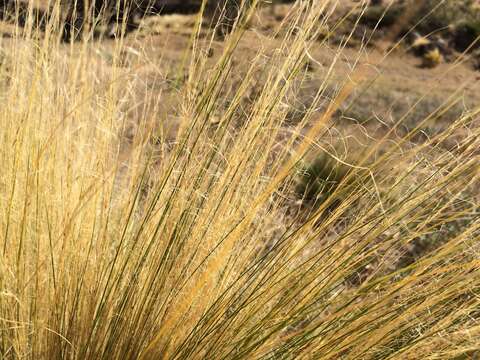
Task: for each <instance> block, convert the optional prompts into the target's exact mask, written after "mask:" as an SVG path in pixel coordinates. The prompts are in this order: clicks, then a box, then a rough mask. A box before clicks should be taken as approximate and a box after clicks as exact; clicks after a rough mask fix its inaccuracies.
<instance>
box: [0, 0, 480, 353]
mask: <svg viewBox="0 0 480 360" xmlns="http://www.w3.org/2000/svg"><path fill="white" fill-rule="evenodd" d="M336 4H337V2H336V1H328V0H327V1H322V2H320V5H317V6H315V7H308V4H306V3H298V4H296V5H295V6H293V8H292V12H291V14H289V17H288V18H289V23H288V24H287V23H285V24H283V25H282V26H284V27H285V28H284V31H282V32H279V34H282V35H281V36H283V39H282V40H281V41H279V42H278V43H276V44H278V46H275V47H274V48H271V47H269V46H265V47H262V48H260V49H259V50H258V53H255V54H253V55H252V54H251V55H249V56H248V57H247V55H246V54H244V53H240V52H239V51H240V50H239V49H240V46H241V44H242V41H243V40H244V39H245V36H246V35H245V26H242V25H244V24H245V23H246V21H247V20H248V18H249V17H251V16H253V11H254V10H253V9H252V10H249V11H245V13H244V16H245V18H242V19H240V20H239V22H238V24H237V25H239V26H236V27H235V29H234V31H233V33H231V34H230V35H228V36H227V38H226V40H225V42H224V43H223V44H222V45H221V48H220V51H221V55H220V56H219V57H217V58H215V59H214V60H212V59H211V58H210V57H209V56H208V53H209V51H208V50H207V51H205V49H203V48H202V47H203V46H206V47H211V46H213V44H214V40H213V38H212V37H211V36H212V35H211V33H210V32H206V33H203V32H201V31H203V30H202V29H201V27H200V20H199V21H197V22H196V25H195V28H194V30H193V34H192V37H191V39H190V42H189V44H188V45H187V46H185V57H184V59H185V60H184V62H183V63H182V64H181V65H178V66H177V67H176V68H175V70H176V71H178V73H180V74H182V75H179V76H176V77H175V79H174V80H171V79H169V76H170V74H171V73H170V72H168V73H167V72H166V71H165V70H164V69H165V67H167V65H168V64H166V63H164V62H163V60H162V58H161V56H158V53H155V54H154V55H155V56H152V54H151V53H149V52H148V51H147V50H148V49H147V42H143V41H144V40H145V39H143V40H141V39H136V38H135V35H129V36H128V37H126V38H124V37H121V38H119V39H117V40H115V41H111V42H109V43H108V44H109V45H108V46H107V45H105V47H103V46H104V45H103V43H101V42H95V41H91V40H89V39H85V40H84V41H82V42H78V43H71V44H60V43H59V41H58V38H59V36H58V29H55V27H54V26H53V23H52V25H51V26H52V28H51V29H50V28H48V29H47V33H46V35H45V34H43V33H38V32H37V31H36V30H35V28H34V27H31V28H28V27H27V30H26V31H24V30H23V29H22V28H20V27H17V29H16V34H15V36H14V37H13V38H11V39H9V40H5V39H4V41H3V44H4V45H3V46H4V47H5V48H6V49H8V52H7V54H8V56H7V57H6V58H5V60H4V61H3V62H2V63H1V65H0V87H1V89H2V92H1V95H0V96H1V97H2V100H3V103H4V104H5V106H3V107H2V108H0V127H1V130H0V163H1V164H2V170H1V171H0V203H1V204H2V206H0V246H1V250H0V251H2V257H1V262H0V285H1V293H0V326H1V334H0V357H1V358H2V359H20V358H22V359H159V358H162V359H273V358H282V359H283V358H285V359H287V358H292V359H293V358H295V359H297V358H298V359H302V358H321V359H340V358H342V359H406V358H422V359H439V358H455V357H459V356H467V355H468V354H472V353H474V352H475V351H476V350H478V344H479V343H480V332H479V327H478V320H479V314H478V309H479V305H480V303H479V302H480V300H479V299H480V297H479V289H480V262H479V260H478V251H479V247H478V239H479V234H480V232H479V226H480V221H478V220H479V219H478V216H479V215H478V209H479V204H478V194H477V193H476V192H475V191H478V184H479V176H480V171H479V170H480V154H479V152H478V148H479V145H480V141H479V139H480V137H479V132H480V128H479V126H478V112H479V109H478V108H476V109H470V110H469V111H466V112H465V113H464V114H463V115H462V116H461V117H459V118H458V119H457V120H456V121H454V122H452V123H451V124H449V126H448V127H446V128H445V129H444V130H443V131H441V132H439V133H438V134H435V135H434V136H432V137H430V138H428V139H427V140H426V141H424V142H423V143H415V142H413V141H412V138H413V137H414V135H415V134H417V133H418V132H420V130H421V128H420V125H421V124H419V125H418V128H414V129H413V130H411V131H410V132H408V133H407V134H403V135H400V137H399V138H395V136H397V130H398V129H399V128H400V127H401V125H402V119H397V120H396V121H397V122H396V123H395V124H393V125H391V126H390V127H389V129H388V130H387V131H386V132H384V133H383V134H381V135H380V136H378V137H377V138H376V139H375V141H374V142H372V143H371V144H369V145H368V146H366V147H365V148H363V149H359V150H358V153H357V154H355V155H356V156H355V159H356V162H355V163H353V164H351V163H348V162H346V161H344V160H342V158H341V157H340V156H336V155H335V154H330V155H334V156H333V157H332V158H333V159H335V160H336V161H339V162H341V163H342V166H346V167H348V168H349V171H348V174H346V175H345V177H343V178H342V180H341V181H339V182H338V184H336V186H335V189H333V190H332V191H333V192H334V194H333V195H335V194H336V195H338V196H340V197H341V198H342V199H343V200H342V202H341V203H340V204H339V205H338V206H336V207H335V208H334V210H331V211H327V209H329V208H331V207H330V205H332V203H331V201H334V199H335V198H337V197H338V196H331V197H328V198H327V199H325V200H324V201H322V203H321V206H318V207H316V208H315V209H313V210H312V211H310V212H309V213H298V212H296V211H294V210H292V209H294V208H295V205H294V204H293V202H294V200H293V199H292V198H291V193H292V187H293V186H294V184H295V179H296V176H297V174H296V172H295V169H297V167H298V166H297V165H298V164H299V163H300V162H301V161H302V159H305V158H307V157H308V156H309V154H310V153H315V152H318V151H320V150H321V151H328V149H325V147H324V146H323V145H322V144H323V143H322V142H325V141H327V140H328V138H327V139H326V138H325V136H326V130H327V128H328V127H329V126H330V125H331V124H332V122H333V121H335V120H334V116H335V114H336V111H337V110H338V108H339V106H340V105H341V104H342V103H343V102H344V101H345V100H346V99H347V98H348V97H349V95H350V94H351V93H352V91H353V90H354V89H356V88H357V87H359V86H361V85H362V84H363V83H365V82H366V81H369V80H371V79H372V77H371V72H370V71H369V69H370V68H371V65H372V64H370V63H368V62H367V59H365V58H364V57H362V56H359V59H358V62H356V63H355V65H354V66H352V68H351V72H350V73H349V74H348V76H346V77H345V79H343V81H339V80H338V77H335V69H336V68H335V66H336V64H337V62H340V61H341V59H342V58H343V55H342V54H343V51H344V47H345V46H346V42H342V44H341V45H340V46H339V47H338V48H336V50H335V51H336V54H337V55H336V56H335V57H334V60H333V61H332V63H331V64H328V66H327V71H326V73H325V80H324V82H323V84H322V86H321V87H320V88H318V89H316V94H315V96H314V101H313V102H312V104H311V105H310V106H309V108H308V109H307V111H305V114H304V116H303V118H302V119H301V120H300V121H298V122H296V123H295V124H294V125H286V124H287V123H288V122H287V121H286V117H287V115H288V108H286V107H285V102H284V100H285V99H287V98H289V96H291V93H292V92H294V91H295V86H294V85H295V83H296V81H302V80H303V77H304V76H306V74H305V71H303V70H304V64H305V61H307V55H308V54H309V50H310V49H311V48H312V47H313V46H322V45H325V44H326V43H327V42H328V38H326V37H323V40H321V41H322V42H320V43H319V42H317V40H315V39H319V36H317V35H319V33H321V32H322V29H324V28H325V27H326V26H327V22H328V21H329V16H330V15H331V14H332V10H333V9H334V8H335V6H336ZM254 5H255V4H254ZM358 6H360V5H358ZM244 21H245V22H244ZM337 21H341V19H340V20H337ZM329 28H331V29H334V28H335V27H334V26H333V27H332V26H331V25H329ZM353 31H354V29H352V32H353ZM200 35H201V36H205V37H204V38H203V40H202V39H201V36H200ZM267 40H268V39H265V41H267ZM132 43H133V44H135V45H136V46H137V49H138V50H135V52H134V55H135V56H134V57H132V59H134V60H132V62H130V63H129V64H130V65H128V66H127V65H124V62H123V61H122V56H123V55H122V54H125V53H131V51H130V52H129V50H128V49H129V46H131V45H132ZM105 49H106V50H105ZM107 50H108V51H109V54H110V56H109V58H108V59H106V57H105V56H104V55H103V54H104V52H102V51H107ZM167 50H168V48H166V49H165V51H167ZM218 51H219V50H218V49H216V51H215V53H218ZM238 59H241V60H245V61H243V62H242V63H246V62H247V61H248V64H249V65H248V66H247V67H246V69H245V68H244V70H242V69H241V68H240V67H238V61H239V60H238ZM183 71H184V73H182V72H183ZM237 71H238V72H239V73H240V72H241V76H240V81H239V82H237V83H235V84H234V85H232V82H231V80H232V77H233V76H234V75H236V72H237ZM259 71H260V72H262V73H263V74H264V75H265V77H264V82H263V83H261V84H260V89H258V87H259V85H258V77H257V74H258V72H259ZM142 74H147V75H148V76H147V77H146V79H147V80H148V81H146V80H145V81H144V79H143V78H141V76H142ZM333 81H335V82H336V84H337V85H338V86H337V89H338V91H336V92H335V93H334V94H333V96H331V97H327V96H326V94H327V92H328V91H329V89H331V87H329V84H331V83H332V82H333ZM165 84H167V85H168V87H167V88H166V89H165V88H163V87H162V86H164V85H165ZM159 89H160V90H159ZM254 90H255V91H256V94H257V95H256V96H255V97H254V98H253V100H252V101H251V102H250V104H249V106H248V107H244V106H243V104H244V100H245V98H249V99H251V98H252V97H251V96H250V94H251V93H252V92H253V91H254ZM140 91H142V92H140ZM168 92H170V93H173V94H175V96H174V97H175V99H176V102H175V106H174V108H175V109H176V114H175V115H176V116H175V119H176V121H178V124H175V125H176V126H172V127H173V128H175V131H174V135H173V139H172V137H171V135H167V131H166V130H165V129H166V128H167V127H169V126H170V124H167V123H166V122H167V120H168V119H169V120H168V121H172V120H171V119H172V118H167V117H165V118H164V117H162V116H160V115H159V114H161V107H162V105H163V106H166V105H165V104H164V102H163V100H164V99H166V98H167V97H168V94H167V93H168ZM139 93H140V94H142V96H141V97H140V98H139V96H138V94H139ZM326 98H327V99H328V100H327V101H326V102H325V99H326ZM452 98H455V94H452ZM454 103H455V99H445V104H442V107H441V108H439V109H438V110H437V111H438V112H441V111H444V110H445V109H447V108H448V107H451V106H453V105H452V104H454ZM414 106H415V105H413V106H412V109H411V110H413V108H414ZM239 109H241V110H242V111H239ZM432 116H433V115H432ZM212 119H215V121H212ZM429 120H430V118H426V119H425V122H428V121H429ZM286 126H290V127H286ZM132 129H133V130H132ZM164 130H165V131H164ZM127 134H129V136H127ZM452 134H456V136H457V137H458V138H457V143H456V146H454V147H448V148H446V147H442V145H445V144H446V143H448V140H449V139H450V137H451V136H452ZM458 134H460V135H458ZM393 139H394V140H393ZM445 146H446V145H445ZM350 177H355V182H352V181H349V180H351V178H350ZM352 184H355V185H354V186H353V185H352ZM345 194H348V195H345ZM319 219H322V221H319ZM454 225H455V226H454ZM450 227H453V228H452V229H453V230H451V231H445V230H446V229H447V230H448V229H450ZM437 233H438V234H440V233H441V234H442V236H443V238H442V241H440V242H438V243H436V244H434V245H435V246H434V249H435V250H434V251H431V252H429V253H425V254H420V255H419V256H418V258H416V259H415V260H414V261H411V262H400V260H401V259H403V257H402V256H403V255H404V252H405V249H407V248H409V246H411V245H412V244H416V243H417V241H418V239H419V238H422V239H423V238H425V239H427V240H428V239H431V235H432V234H437ZM352 279H360V280H358V281H352Z"/></svg>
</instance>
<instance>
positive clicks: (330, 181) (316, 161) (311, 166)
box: [295, 153, 350, 206]
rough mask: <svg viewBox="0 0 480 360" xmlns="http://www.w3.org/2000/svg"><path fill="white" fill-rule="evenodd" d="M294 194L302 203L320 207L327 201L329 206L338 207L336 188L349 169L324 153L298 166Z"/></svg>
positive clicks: (338, 195)
mask: <svg viewBox="0 0 480 360" xmlns="http://www.w3.org/2000/svg"><path fill="white" fill-rule="evenodd" d="M298 172H299V175H298V178H297V181H296V182H297V184H296V186H295V192H296V194H297V196H298V197H299V198H300V199H301V200H302V201H304V202H306V203H308V204H310V205H313V206H320V205H321V204H322V203H324V202H325V201H327V200H328V201H329V203H330V204H331V206H335V205H338V202H339V201H340V200H341V196H345V195H344V194H343V195H340V194H338V193H339V192H338V188H339V186H340V185H341V183H342V182H343V181H344V180H345V179H346V178H347V176H348V174H349V172H350V168H349V167H348V166H347V165H344V164H343V163H340V162H339V161H338V160H336V159H334V158H332V157H331V156H329V155H328V154H326V153H320V154H319V155H317V156H315V157H314V158H313V159H312V160H310V161H308V162H307V163H306V164H303V165H301V166H300V169H299V170H298Z"/></svg>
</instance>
